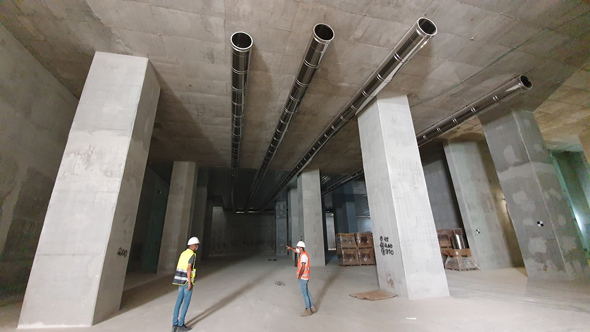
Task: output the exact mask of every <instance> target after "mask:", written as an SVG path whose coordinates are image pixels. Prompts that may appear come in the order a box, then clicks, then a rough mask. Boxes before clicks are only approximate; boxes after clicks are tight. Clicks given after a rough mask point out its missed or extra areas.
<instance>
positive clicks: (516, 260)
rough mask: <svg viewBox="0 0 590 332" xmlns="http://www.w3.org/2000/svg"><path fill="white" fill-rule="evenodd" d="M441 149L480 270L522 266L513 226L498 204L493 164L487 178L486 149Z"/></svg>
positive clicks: (464, 145) (466, 145)
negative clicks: (443, 150)
mask: <svg viewBox="0 0 590 332" xmlns="http://www.w3.org/2000/svg"><path fill="white" fill-rule="evenodd" d="M444 149H445V156H446V159H447V163H448V165H449V171H450V173H451V178H452V179H453V187H454V188H455V193H456V196H457V203H458V204H459V210H460V211H461V218H462V219H463V225H464V227H465V235H467V240H468V242H469V248H470V249H471V253H472V254H473V257H474V258H475V259H476V261H477V263H478V265H479V267H480V268H481V269H482V270H491V269H498V268H505V267H512V266H522V264H523V263H522V256H521V254H520V248H519V247H518V243H517V240H516V234H515V233H514V226H512V221H511V220H510V217H509V216H508V214H507V211H506V210H505V208H504V209H503V207H502V202H500V201H499V200H500V199H501V198H503V195H502V189H501V188H500V186H499V183H498V178H497V176H496V173H495V170H493V165H490V166H491V167H492V170H491V171H492V172H490V174H489V175H488V168H487V167H486V165H485V161H486V160H484V153H486V154H487V155H488V156H487V157H488V158H489V159H491V156H489V151H487V146H485V143H483V144H481V143H478V142H445V145H444ZM484 149H485V150H484ZM486 159H487V158H486ZM487 161H488V162H489V163H492V161H491V160H487Z"/></svg>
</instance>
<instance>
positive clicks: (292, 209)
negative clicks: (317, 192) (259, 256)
mask: <svg viewBox="0 0 590 332" xmlns="http://www.w3.org/2000/svg"><path fill="white" fill-rule="evenodd" d="M287 203H288V209H289V227H290V230H291V232H290V234H289V235H290V239H289V240H290V241H291V243H290V245H291V247H294V246H295V245H296V244H297V242H298V241H300V240H302V239H303V228H302V227H301V219H300V218H299V205H300V204H299V193H298V192H297V188H291V189H289V193H288V194H287ZM292 256H293V261H294V262H296V261H297V255H292Z"/></svg>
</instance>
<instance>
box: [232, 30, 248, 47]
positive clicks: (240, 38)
mask: <svg viewBox="0 0 590 332" xmlns="http://www.w3.org/2000/svg"><path fill="white" fill-rule="evenodd" d="M231 44H232V46H233V48H234V49H236V50H238V51H246V50H248V49H249V48H250V47H252V37H250V35H249V34H247V33H245V32H242V31H238V32H236V33H234V34H233V35H232V36H231Z"/></svg>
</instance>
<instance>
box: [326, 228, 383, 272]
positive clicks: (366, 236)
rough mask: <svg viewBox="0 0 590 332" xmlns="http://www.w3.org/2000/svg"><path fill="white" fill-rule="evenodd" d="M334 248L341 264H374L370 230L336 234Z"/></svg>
mask: <svg viewBox="0 0 590 332" xmlns="http://www.w3.org/2000/svg"><path fill="white" fill-rule="evenodd" d="M336 250H337V253H338V262H339V264H340V265H342V266H359V265H375V251H374V248H373V234H372V233H371V232H363V233H338V234H336Z"/></svg>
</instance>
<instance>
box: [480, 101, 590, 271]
mask: <svg viewBox="0 0 590 332" xmlns="http://www.w3.org/2000/svg"><path fill="white" fill-rule="evenodd" d="M481 120H482V124H483V129H484V133H485V136H486V140H487V143H488V147H489V149H490V152H491V154H492V158H493V160H494V166H495V168H496V172H497V174H498V178H499V179H500V184H501V185H502V190H503V191H504V196H505V197H506V203H507V205H508V211H509V212H510V217H511V218H512V222H513V224H514V229H515V231H516V236H517V237H518V243H519V245H520V249H521V252H522V257H523V259H524V264H525V267H526V270H527V274H528V277H529V278H531V279H573V278H578V277H582V276H587V275H588V262H587V261H586V258H585V256H584V252H583V249H582V243H581V240H580V236H579V235H578V230H577V229H576V227H577V226H576V222H575V219H574V217H573V214H572V212H571V209H570V207H569V206H568V203H567V199H566V196H565V194H564V192H563V190H562V188H561V184H560V183H559V179H558V177H557V172H556V170H555V167H554V165H553V162H552V160H551V157H550V155H549V152H548V151H547V148H546V147H545V142H544V141H543V137H542V136H541V132H540V130H539V126H538V125H537V122H536V121H535V118H534V116H533V112H529V111H524V110H510V109H506V111H505V112H502V113H500V114H498V112H495V113H487V114H484V116H482V117H481Z"/></svg>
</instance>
